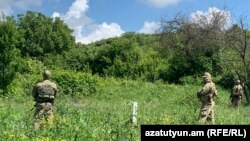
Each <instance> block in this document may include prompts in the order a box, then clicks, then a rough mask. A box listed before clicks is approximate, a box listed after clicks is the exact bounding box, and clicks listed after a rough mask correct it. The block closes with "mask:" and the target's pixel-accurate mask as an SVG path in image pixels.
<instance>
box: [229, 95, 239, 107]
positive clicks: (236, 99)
mask: <svg viewBox="0 0 250 141" xmlns="http://www.w3.org/2000/svg"><path fill="white" fill-rule="evenodd" d="M231 102H232V106H233V107H238V106H240V104H241V97H232V100H231Z"/></svg>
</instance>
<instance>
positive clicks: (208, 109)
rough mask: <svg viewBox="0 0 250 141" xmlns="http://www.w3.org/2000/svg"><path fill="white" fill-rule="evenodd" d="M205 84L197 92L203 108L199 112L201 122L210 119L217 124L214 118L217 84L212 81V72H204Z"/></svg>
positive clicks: (203, 122)
mask: <svg viewBox="0 0 250 141" xmlns="http://www.w3.org/2000/svg"><path fill="white" fill-rule="evenodd" d="M203 80H204V86H203V88H202V89H201V90H200V91H198V92H197V97H198V99H199V100H200V101H201V103H202V105H201V109H200V114H199V123H200V124H205V123H206V122H207V121H209V122H210V123H211V124H215V119H214V107H215V102H214V97H215V96H217V90H216V86H215V84H214V83H213V81H212V77H211V74H210V73H208V72H205V73H204V76H203Z"/></svg>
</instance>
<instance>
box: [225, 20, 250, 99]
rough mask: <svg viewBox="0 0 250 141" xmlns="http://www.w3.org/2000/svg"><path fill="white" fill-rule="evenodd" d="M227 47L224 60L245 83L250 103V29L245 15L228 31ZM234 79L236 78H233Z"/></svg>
mask: <svg viewBox="0 0 250 141" xmlns="http://www.w3.org/2000/svg"><path fill="white" fill-rule="evenodd" d="M226 41H227V42H226V43H227V47H225V49H224V51H223V62H224V65H225V67H226V68H228V69H230V70H231V73H234V74H236V76H237V77H236V76H235V77H234V79H236V78H238V79H241V81H242V82H243V84H244V88H245V92H246V93H245V94H247V95H246V98H247V101H248V103H250V97H249V89H250V59H249V58H250V31H249V29H248V27H247V24H246V23H245V19H244V18H243V17H241V18H240V21H239V23H237V24H234V25H233V26H232V27H231V28H230V29H228V31H227V36H226ZM231 81H234V80H231Z"/></svg>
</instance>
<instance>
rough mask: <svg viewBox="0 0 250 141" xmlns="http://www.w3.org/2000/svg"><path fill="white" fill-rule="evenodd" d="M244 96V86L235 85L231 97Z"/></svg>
mask: <svg viewBox="0 0 250 141" xmlns="http://www.w3.org/2000/svg"><path fill="white" fill-rule="evenodd" d="M240 96H243V88H242V86H241V85H235V86H234V87H233V90H232V95H231V97H240Z"/></svg>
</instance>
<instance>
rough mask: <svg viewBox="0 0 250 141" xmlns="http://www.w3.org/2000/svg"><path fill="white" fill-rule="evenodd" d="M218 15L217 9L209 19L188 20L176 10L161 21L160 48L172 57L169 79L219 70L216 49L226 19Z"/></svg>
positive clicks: (219, 45)
mask: <svg viewBox="0 0 250 141" xmlns="http://www.w3.org/2000/svg"><path fill="white" fill-rule="evenodd" d="M222 17H223V14H222V13H220V12H217V13H213V15H212V18H211V19H210V20H211V21H208V19H207V18H206V17H197V19H198V20H197V21H192V20H190V18H188V17H185V16H184V15H182V14H180V13H178V14H177V15H176V16H175V17H174V18H173V19H171V20H164V19H163V20H162V26H161V36H160V41H161V43H162V48H163V50H164V51H165V52H166V54H167V55H169V56H171V58H172V59H170V67H169V72H168V78H169V81H171V82H178V81H179V79H180V78H181V77H184V76H188V75H198V74H201V73H203V72H204V71H212V72H214V73H215V74H218V73H220V72H221V69H220V68H221V67H220V59H219V52H220V49H221V45H222V44H223V41H224V40H223V37H224V29H223V26H224V23H225V20H226V19H225V18H222ZM221 19H222V20H221ZM177 72H178V73H177Z"/></svg>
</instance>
